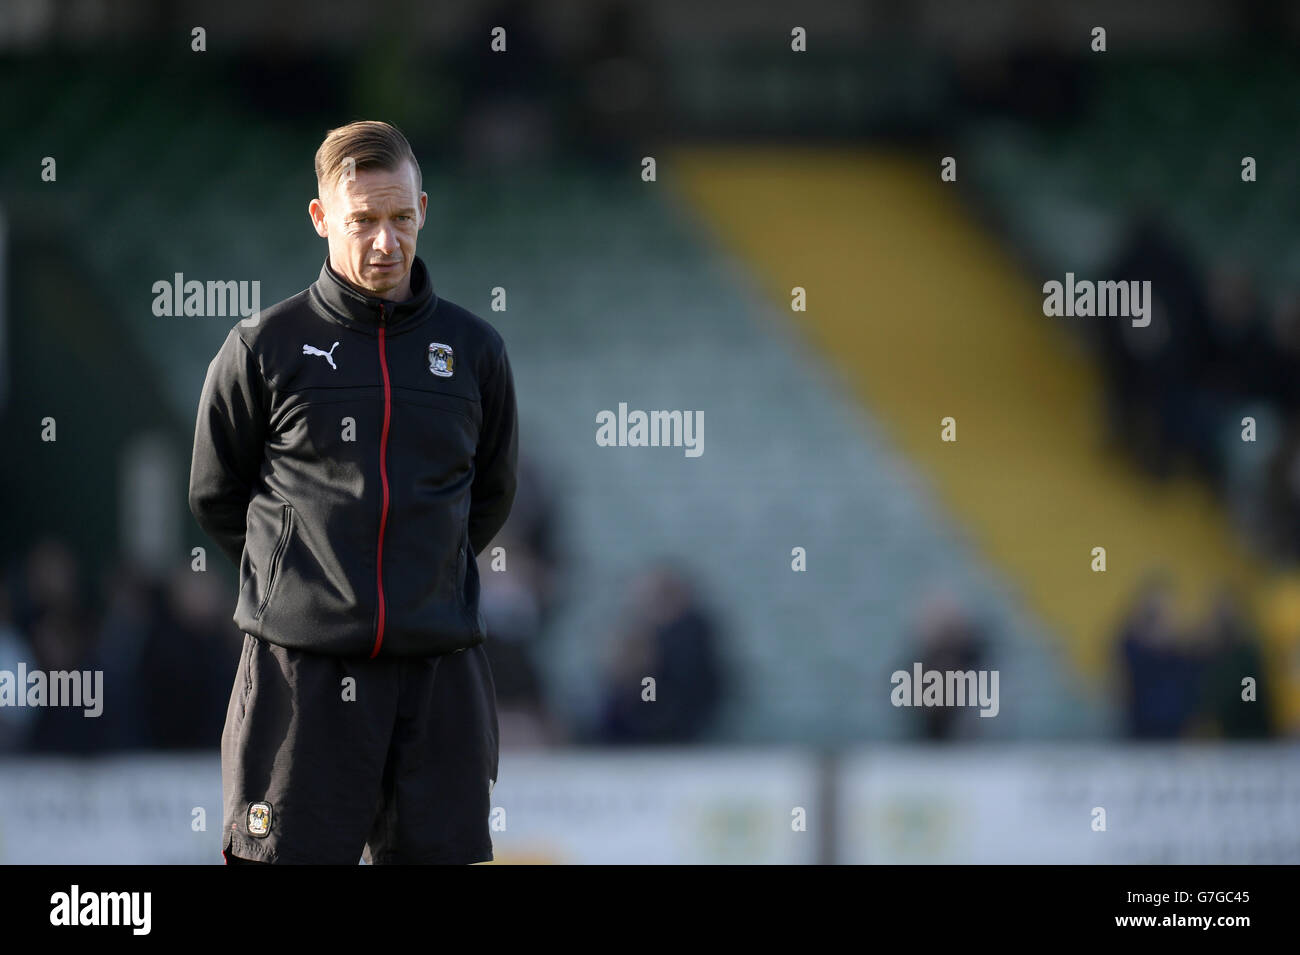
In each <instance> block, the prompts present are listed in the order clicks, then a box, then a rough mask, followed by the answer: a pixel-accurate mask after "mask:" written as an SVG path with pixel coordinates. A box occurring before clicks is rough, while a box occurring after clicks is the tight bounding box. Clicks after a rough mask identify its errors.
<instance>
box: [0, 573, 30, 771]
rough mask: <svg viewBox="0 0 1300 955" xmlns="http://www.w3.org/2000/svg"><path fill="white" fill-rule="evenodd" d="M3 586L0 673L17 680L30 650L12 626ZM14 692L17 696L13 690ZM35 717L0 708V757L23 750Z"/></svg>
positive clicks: (25, 711)
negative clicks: (12, 675) (2, 672)
mask: <svg viewBox="0 0 1300 955" xmlns="http://www.w3.org/2000/svg"><path fill="white" fill-rule="evenodd" d="M7 583H8V581H5V586H0V671H5V672H8V673H13V674H15V679H17V673H18V664H19V663H25V662H30V661H31V660H32V649H31V647H30V646H29V645H28V643H27V640H26V638H24V637H23V635H22V633H21V632H20V631H19V630H18V628H17V627H16V626H15V625H14V620H13V613H12V611H11V609H10V608H11V606H12V603H13V602H12V600H11V599H10V596H9V588H8V586H7ZM14 689H15V692H18V688H17V687H15V688H14ZM35 716H36V712H35V711H34V710H30V709H27V708H26V707H18V706H2V707H0V753H11V752H14V751H16V750H20V749H22V748H23V746H24V745H25V744H26V742H27V736H28V734H29V733H30V732H31V724H32V720H33V718H34V717H35Z"/></svg>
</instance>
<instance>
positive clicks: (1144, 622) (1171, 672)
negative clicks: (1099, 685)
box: [1119, 575, 1204, 739]
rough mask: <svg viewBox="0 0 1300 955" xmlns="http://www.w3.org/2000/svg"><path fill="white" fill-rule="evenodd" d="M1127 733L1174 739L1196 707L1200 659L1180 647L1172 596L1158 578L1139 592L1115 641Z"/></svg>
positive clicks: (1148, 582) (1181, 638) (1184, 647)
mask: <svg viewBox="0 0 1300 955" xmlns="http://www.w3.org/2000/svg"><path fill="white" fill-rule="evenodd" d="M1119 649H1120V663H1121V667H1122V670H1123V680H1122V686H1123V690H1124V709H1125V714H1126V728H1127V734H1128V735H1129V736H1130V737H1132V738H1134V739H1175V738H1177V737H1179V736H1181V735H1182V734H1183V733H1184V732H1185V731H1186V730H1187V729H1188V727H1189V725H1190V723H1191V721H1192V719H1193V718H1194V716H1195V714H1196V710H1197V707H1198V705H1199V703H1200V694H1201V686H1202V684H1201V681H1202V679H1203V672H1204V667H1203V660H1202V659H1200V658H1199V657H1198V655H1197V654H1195V653H1193V652H1192V651H1191V650H1190V649H1189V648H1188V647H1186V646H1185V644H1184V641H1183V635H1182V634H1180V633H1179V631H1178V629H1177V627H1176V625H1175V619H1174V607H1173V595H1172V593H1171V592H1170V585H1169V582H1168V580H1167V579H1166V578H1165V577H1164V576H1163V575H1155V576H1152V577H1149V578H1148V579H1147V581H1146V582H1145V583H1144V584H1143V585H1142V587H1141V588H1140V590H1139V592H1138V595H1137V598H1136V599H1135V601H1134V605H1133V608H1132V610H1131V611H1130V613H1129V615H1128V618H1127V619H1126V620H1125V622H1124V624H1123V628H1122V630H1121V633H1120V640H1119Z"/></svg>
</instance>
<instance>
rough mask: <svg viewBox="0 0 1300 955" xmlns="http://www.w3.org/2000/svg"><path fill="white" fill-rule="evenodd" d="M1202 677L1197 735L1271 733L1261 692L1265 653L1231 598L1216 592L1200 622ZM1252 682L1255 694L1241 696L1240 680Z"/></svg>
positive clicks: (1240, 736)
mask: <svg viewBox="0 0 1300 955" xmlns="http://www.w3.org/2000/svg"><path fill="white" fill-rule="evenodd" d="M1205 654H1206V656H1205V680H1204V685H1203V687H1202V696H1201V705H1200V708H1199V720H1198V725H1197V729H1198V731H1199V733H1200V734H1202V735H1209V736H1215V737H1227V738H1229V739H1259V738H1263V737H1267V736H1271V735H1272V720H1271V719H1270V717H1269V708H1268V704H1267V702H1265V701H1264V700H1263V698H1262V694H1263V692H1264V683H1265V680H1264V656H1263V654H1262V653H1261V652H1260V649H1259V642H1258V640H1257V638H1256V636H1255V630H1254V627H1253V626H1252V625H1251V623H1250V622H1249V621H1248V620H1247V618H1246V614H1245V611H1244V610H1243V609H1242V607H1241V604H1240V603H1239V602H1238V600H1237V599H1236V597H1235V596H1234V595H1233V594H1232V593H1231V592H1230V591H1228V590H1226V589H1224V590H1220V591H1219V593H1218V594H1217V595H1216V597H1215V599H1214V604H1213V606H1212V607H1211V609H1210V613H1209V615H1208V618H1207V620H1206V622H1205ZM1245 677H1252V678H1254V680H1255V692H1256V698H1255V700H1254V701H1253V702H1252V701H1247V700H1243V699H1242V692H1243V687H1242V685H1241V681H1242V679H1243V678H1245Z"/></svg>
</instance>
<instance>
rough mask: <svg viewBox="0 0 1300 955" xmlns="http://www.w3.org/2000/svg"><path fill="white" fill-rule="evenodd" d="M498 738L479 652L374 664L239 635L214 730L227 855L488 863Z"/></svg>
mask: <svg viewBox="0 0 1300 955" xmlns="http://www.w3.org/2000/svg"><path fill="white" fill-rule="evenodd" d="M348 678H351V679H352V681H354V682H352V683H351V684H349V683H348V682H346V681H347V679H348ZM497 741H498V729H497V711H496V692H495V688H494V686H493V683H492V671H491V669H490V667H489V666H488V660H487V654H486V652H485V651H484V649H483V647H482V646H481V645H480V646H477V647H473V648H471V649H469V650H463V651H460V652H457V653H452V654H448V655H446V656H440V657H392V658H388V659H385V658H382V657H381V658H379V659H376V660H369V659H350V658H344V657H331V656H321V655H319V654H313V653H307V652H305V651H302V650H289V649H286V648H284V647H281V646H277V645H275V644H271V643H267V642H266V641H264V640H259V639H258V638H256V637H253V636H249V635H247V634H245V635H244V652H243V656H242V657H241V658H240V662H239V673H238V676H237V678H236V680H235V686H234V688H233V689H232V690H231V694H230V706H229V709H228V710H227V711H226V726H225V730H224V732H223V733H222V734H221V788H222V797H223V802H224V822H223V828H224V836H223V839H222V846H221V849H222V854H223V855H224V856H225V858H226V860H227V861H229V860H230V857H231V856H232V855H233V856H238V857H239V858H241V859H248V860H252V861H254V862H280V863H321V864H338V865H356V864H357V863H358V861H359V860H360V859H361V858H363V857H364V858H365V860H366V861H367V862H370V863H372V864H376V865H383V864H391V863H452V864H454V863H471V862H488V861H491V859H492V839H491V836H490V834H489V822H488V818H489V815H490V813H491V805H490V799H491V791H492V786H493V784H494V783H495V781H496V778H497Z"/></svg>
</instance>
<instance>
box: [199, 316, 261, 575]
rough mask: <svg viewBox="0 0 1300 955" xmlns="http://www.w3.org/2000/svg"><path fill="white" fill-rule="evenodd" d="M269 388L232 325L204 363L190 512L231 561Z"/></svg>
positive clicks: (238, 552)
mask: <svg viewBox="0 0 1300 955" xmlns="http://www.w3.org/2000/svg"><path fill="white" fill-rule="evenodd" d="M268 406H269V388H268V386H267V384H266V379H265V378H264V377H263V376H262V372H261V369H260V368H258V365H257V360H256V359H255V358H254V357H253V354H252V352H250V351H249V348H248V345H246V344H245V343H244V340H243V339H242V338H241V337H240V336H239V328H238V326H236V327H235V328H232V329H231V331H230V334H229V335H228V336H226V341H225V343H224V344H223V345H222V346H221V349H220V351H218V352H217V355H216V357H215V358H213V359H212V362H211V364H209V365H208V374H207V378H206V379H205V380H204V382H203V393H202V395H201V396H200V398H199V413H198V421H197V423H196V424H195V427H194V457H193V459H192V461H191V463H190V492H189V500H190V511H191V512H192V513H193V514H194V517H195V519H196V520H197V521H198V522H199V526H200V527H202V528H203V530H204V531H206V532H207V534H208V536H210V537H211V538H212V539H213V540H214V541H216V542H217V545H218V546H219V547H220V548H221V549H222V551H224V552H225V554H226V556H227V557H229V558H230V559H231V560H232V561H233V562H234V563H235V565H236V566H238V565H239V562H240V559H241V557H242V555H243V552H244V535H245V533H246V532H247V524H246V521H247V512H248V501H249V499H250V497H251V496H252V493H253V488H254V486H255V484H256V483H257V480H258V477H259V474H260V472H261V467H262V458H263V453H264V450H265V449H264V445H265V442H266V430H267V427H266V418H267V415H266V410H267V408H268Z"/></svg>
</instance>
